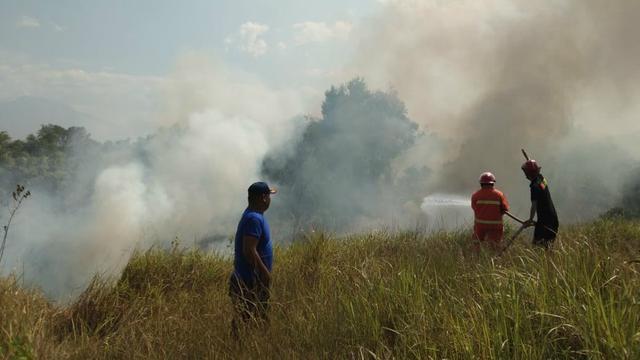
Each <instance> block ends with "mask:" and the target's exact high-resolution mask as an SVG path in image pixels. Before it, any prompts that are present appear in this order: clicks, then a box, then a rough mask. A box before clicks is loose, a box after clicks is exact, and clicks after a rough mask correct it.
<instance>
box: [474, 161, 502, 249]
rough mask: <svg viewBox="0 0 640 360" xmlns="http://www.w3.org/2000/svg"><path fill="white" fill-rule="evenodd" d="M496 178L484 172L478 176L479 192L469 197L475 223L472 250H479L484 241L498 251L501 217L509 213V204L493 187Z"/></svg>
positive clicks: (500, 235) (500, 238)
mask: <svg viewBox="0 0 640 360" xmlns="http://www.w3.org/2000/svg"><path fill="white" fill-rule="evenodd" d="M495 183H496V177H495V176H494V175H493V174H492V173H490V172H485V173H482V175H480V186H481V188H480V190H478V191H476V192H475V193H474V194H473V195H472V196H471V208H472V209H473V213H474V217H475V221H474V226H473V239H474V249H475V250H476V251H479V250H480V243H484V242H485V241H486V242H487V244H488V245H489V247H490V248H491V249H492V250H498V249H499V246H500V241H501V240H502V235H503V231H504V227H503V224H502V215H503V214H504V213H505V212H507V211H509V202H508V201H507V197H506V196H504V194H503V193H502V192H501V191H499V190H498V189H496V188H495V187H494V185H495Z"/></svg>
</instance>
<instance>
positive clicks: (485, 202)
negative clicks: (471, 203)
mask: <svg viewBox="0 0 640 360" xmlns="http://www.w3.org/2000/svg"><path fill="white" fill-rule="evenodd" d="M476 204H479V205H498V206H500V201H498V200H478V201H476Z"/></svg>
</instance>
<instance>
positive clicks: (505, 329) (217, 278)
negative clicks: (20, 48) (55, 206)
mask: <svg viewBox="0 0 640 360" xmlns="http://www.w3.org/2000/svg"><path fill="white" fill-rule="evenodd" d="M562 230H563V232H562V235H561V238H560V241H559V243H558V244H557V246H556V249H555V250H554V251H553V252H552V253H545V252H544V251H542V250H539V249H531V248H530V247H529V245H528V244H527V243H526V241H525V240H524V239H522V238H521V239H520V242H519V243H517V244H516V245H514V246H513V247H512V248H510V249H509V251H508V252H506V253H505V255H504V256H502V257H499V258H492V257H491V256H489V254H481V255H480V256H471V255H470V254H467V253H466V248H467V243H466V238H467V235H466V233H440V234H435V235H431V236H426V235H423V234H417V233H407V232H403V233H386V232H376V233H371V234H362V235H354V236H350V237H347V238H341V239H334V238H331V237H328V236H326V235H324V234H319V235H313V236H312V237H310V238H307V239H304V240H301V241H299V242H297V243H295V244H294V245H292V246H290V247H288V248H286V249H278V251H277V254H276V260H277V263H276V269H275V272H274V286H273V304H272V307H271V312H270V315H271V317H270V319H271V321H270V325H269V326H268V327H264V328H257V329H247V330H245V331H244V332H243V335H242V341H240V342H239V341H235V340H234V339H233V338H232V337H231V335H230V331H229V323H230V321H231V306H230V302H229V299H228V297H227V294H226V292H227V280H228V275H229V271H230V268H231V263H230V261H229V260H228V259H224V258H221V257H219V256H216V255H213V254H206V253H203V252H201V251H199V250H179V249H177V248H174V249H168V250H161V249H158V248H155V249H151V250H149V251H147V252H144V253H137V254H135V255H134V256H133V257H132V259H131V260H130V262H129V264H128V266H127V268H126V269H125V271H124V273H123V274H122V277H121V278H120V279H119V280H118V281H117V282H108V281H101V280H99V279H96V281H94V283H93V284H92V286H90V287H89V288H88V289H87V291H86V292H85V293H84V294H83V295H82V296H81V297H80V298H79V299H78V300H77V301H76V302H75V303H73V304H70V305H68V306H62V307H57V306H54V305H52V304H50V303H49V302H47V300H46V299H44V298H43V297H42V296H41V295H39V294H38V293H37V292H33V291H26V290H23V289H21V288H20V287H19V286H18V285H17V284H16V282H15V281H12V279H5V280H3V281H2V282H1V284H0V302H1V303H2V307H1V308H0V319H1V327H2V332H1V333H0V334H2V335H0V336H1V337H0V348H2V354H3V355H5V356H7V355H9V356H12V355H14V356H17V355H24V356H26V357H37V358H97V359H99V358H247V359H249V358H272V359H282V358H375V357H378V358H390V357H395V358H452V359H455V358H472V357H473V358H482V359H489V358H509V359H517V358H526V359H543V358H638V356H640V311H639V306H640V297H639V295H638V294H640V276H639V271H640V253H638V249H640V224H639V223H635V222H628V221H622V220H620V221H618V220H606V221H605V220H603V221H598V222H594V223H590V224H585V225H579V226H578V225H577V226H572V227H566V228H564V229H562Z"/></svg>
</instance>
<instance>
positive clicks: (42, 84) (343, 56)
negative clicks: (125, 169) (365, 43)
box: [0, 0, 383, 140]
mask: <svg viewBox="0 0 640 360" xmlns="http://www.w3.org/2000/svg"><path fill="white" fill-rule="evenodd" d="M382 6H383V4H382V3H381V2H379V1H376V0H341V1H338V0H328V1H318V2H308V1H297V0H263V1H255V0H254V1H249V0H235V1H210V0H192V1H188V2H183V3H180V4H178V3H176V2H174V1H165V0H154V1H150V0H141V1H120V0H116V1H80V0H62V1H30V0H26V1H25V0H3V1H2V2H0V112H1V111H2V106H3V105H6V104H7V103H11V102H12V101H15V100H16V99H19V98H22V97H28V98H36V99H39V100H42V101H45V100H46V101H53V102H56V103H57V104H58V105H59V106H67V107H68V108H69V112H73V113H75V114H76V115H77V114H80V115H81V117H82V118H83V119H86V120H85V121H84V122H82V123H81V124H78V125H83V126H85V127H87V128H88V130H89V131H90V132H91V133H92V134H93V135H94V137H96V138H98V139H101V140H106V139H120V138H124V137H136V136H141V135H144V134H147V133H149V132H152V131H153V130H154V127H155V126H157V122H156V120H155V119H156V118H158V117H161V114H159V112H162V111H164V106H163V103H164V102H166V94H165V90H166V86H165V85H166V81H167V79H169V78H171V77H172V76H173V75H174V74H175V72H176V68H178V67H180V65H179V64H180V63H181V61H183V59H184V57H188V56H192V55H193V54H198V55H199V56H201V57H205V58H207V59H210V61H211V62H212V63H214V64H216V65H215V66H222V67H224V68H225V71H232V72H235V73H241V74H243V75H244V76H245V77H252V78H254V79H258V80H259V81H260V82H261V83H262V84H264V86H266V87H269V88H273V89H283V88H286V89H293V90H294V91H299V92H300V94H302V98H303V100H306V101H305V103H306V104H308V107H309V111H310V112H311V111H313V108H314V106H315V107H316V108H317V107H318V104H315V105H312V104H313V103H314V101H316V102H317V99H318V98H319V96H320V95H321V94H322V92H323V91H324V90H326V87H327V86H329V85H330V84H331V83H332V81H334V80H335V76H334V75H335V74H336V73H337V72H339V69H340V68H342V67H343V66H344V65H345V64H346V63H347V62H348V61H349V59H351V58H352V53H351V52H352V51H353V50H352V49H353V48H354V47H353V46H350V45H349V44H350V43H351V42H353V41H354V39H355V38H357V36H358V34H357V32H358V28H359V26H360V25H361V24H362V23H363V22H365V21H367V19H368V18H369V17H371V16H373V15H374V14H375V13H376V12H377V11H379V10H380V9H381V8H382ZM75 117H77V116H74V118H75ZM54 120H55V119H54ZM0 121H2V123H0V129H1V130H6V131H8V132H9V133H10V134H11V135H13V136H15V137H21V136H24V135H26V134H27V133H31V132H33V131H35V130H36V129H37V128H33V127H34V126H37V125H34V124H32V123H30V122H27V121H21V122H16V121H9V120H6V119H5V120H1V119H0Z"/></svg>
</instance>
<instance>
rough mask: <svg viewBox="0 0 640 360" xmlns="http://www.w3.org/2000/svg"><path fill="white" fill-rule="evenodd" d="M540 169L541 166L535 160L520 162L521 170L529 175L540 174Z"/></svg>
mask: <svg viewBox="0 0 640 360" xmlns="http://www.w3.org/2000/svg"><path fill="white" fill-rule="evenodd" d="M540 169H542V167H541V166H540V165H538V163H537V162H536V161H535V160H527V161H526V162H525V163H524V164H522V171H524V173H525V174H526V175H529V176H536V175H538V174H540Z"/></svg>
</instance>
